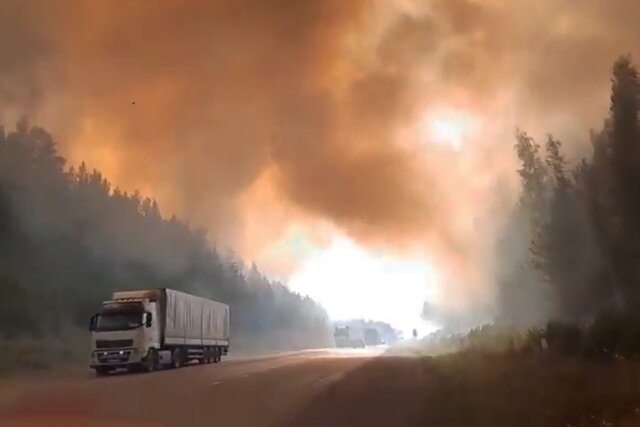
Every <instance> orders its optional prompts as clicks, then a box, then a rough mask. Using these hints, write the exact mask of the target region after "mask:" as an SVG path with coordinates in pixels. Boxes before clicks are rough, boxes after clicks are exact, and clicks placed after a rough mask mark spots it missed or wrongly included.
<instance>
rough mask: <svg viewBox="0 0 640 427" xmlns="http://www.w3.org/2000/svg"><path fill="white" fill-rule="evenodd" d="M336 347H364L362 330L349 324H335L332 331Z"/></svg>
mask: <svg viewBox="0 0 640 427" xmlns="http://www.w3.org/2000/svg"><path fill="white" fill-rule="evenodd" d="M333 338H334V339H335V342H336V347H355V348H364V347H365V343H364V336H363V334H362V330H361V329H358V328H351V327H349V326H337V327H336V328H335V331H334V333H333Z"/></svg>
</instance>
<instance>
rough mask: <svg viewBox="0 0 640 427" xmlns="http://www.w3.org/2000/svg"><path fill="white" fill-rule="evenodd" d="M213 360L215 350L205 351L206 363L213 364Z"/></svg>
mask: <svg viewBox="0 0 640 427" xmlns="http://www.w3.org/2000/svg"><path fill="white" fill-rule="evenodd" d="M215 358H216V356H215V350H214V349H213V348H211V347H209V348H208V349H207V363H213V361H214V360H215Z"/></svg>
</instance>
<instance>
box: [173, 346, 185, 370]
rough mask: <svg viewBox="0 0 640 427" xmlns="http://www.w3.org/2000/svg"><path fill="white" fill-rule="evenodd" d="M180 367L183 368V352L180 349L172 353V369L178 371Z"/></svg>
mask: <svg viewBox="0 0 640 427" xmlns="http://www.w3.org/2000/svg"><path fill="white" fill-rule="evenodd" d="M180 366H182V352H181V351H180V349H179V348H176V349H174V350H173V352H172V353H171V367H172V368H173V369H178V368H179V367H180Z"/></svg>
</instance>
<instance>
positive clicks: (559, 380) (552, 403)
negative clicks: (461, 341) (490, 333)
mask: <svg viewBox="0 0 640 427" xmlns="http://www.w3.org/2000/svg"><path fill="white" fill-rule="evenodd" d="M424 363H425V373H426V374H427V377H428V378H429V379H430V381H429V382H428V384H427V388H428V390H427V395H426V397H425V405H424V413H423V416H422V421H423V423H422V424H423V425H434V426H478V427H484V426H492V427H499V426H523V427H524V426H562V427H569V426H572V427H576V426H596V425H597V426H624V427H627V426H636V425H640V363H638V362H635V361H625V360H612V361H607V362H603V361H595V360H588V359H584V358H580V357H566V356H551V355H548V354H523V353H487V352H480V351H464V352H461V353H457V354H448V355H445V356H437V357H427V358H425V362H424Z"/></svg>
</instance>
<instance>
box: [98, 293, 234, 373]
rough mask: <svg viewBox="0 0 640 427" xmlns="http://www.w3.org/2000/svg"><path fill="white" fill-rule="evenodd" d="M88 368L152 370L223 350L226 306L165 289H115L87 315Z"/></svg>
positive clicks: (210, 358) (210, 357) (210, 359)
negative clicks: (88, 318)
mask: <svg viewBox="0 0 640 427" xmlns="http://www.w3.org/2000/svg"><path fill="white" fill-rule="evenodd" d="M89 329H90V331H91V363H90V365H91V368H93V369H94V370H95V371H96V374H97V375H100V376H102V375H105V374H108V373H109V372H111V371H113V370H116V369H121V368H125V369H128V370H141V371H147V372H149V371H153V370H155V369H158V368H160V367H163V366H167V367H173V368H178V367H180V366H182V365H184V364H185V363H188V362H190V361H192V360H198V361H199V362H200V363H215V362H219V361H220V360H221V357H222V356H223V355H226V354H227V353H228V352H229V329H230V325H229V306H228V305H226V304H223V303H220V302H217V301H213V300H210V299H206V298H201V297H197V296H194V295H189V294H186V293H184V292H179V291H174V290H171V289H166V288H163V289H149V290H137V291H123V292H115V293H114V294H113V296H112V298H111V299H110V300H108V301H104V302H103V303H102V308H101V309H100V311H99V312H98V313H96V314H95V315H94V316H92V317H91V321H90V325H89Z"/></svg>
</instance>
